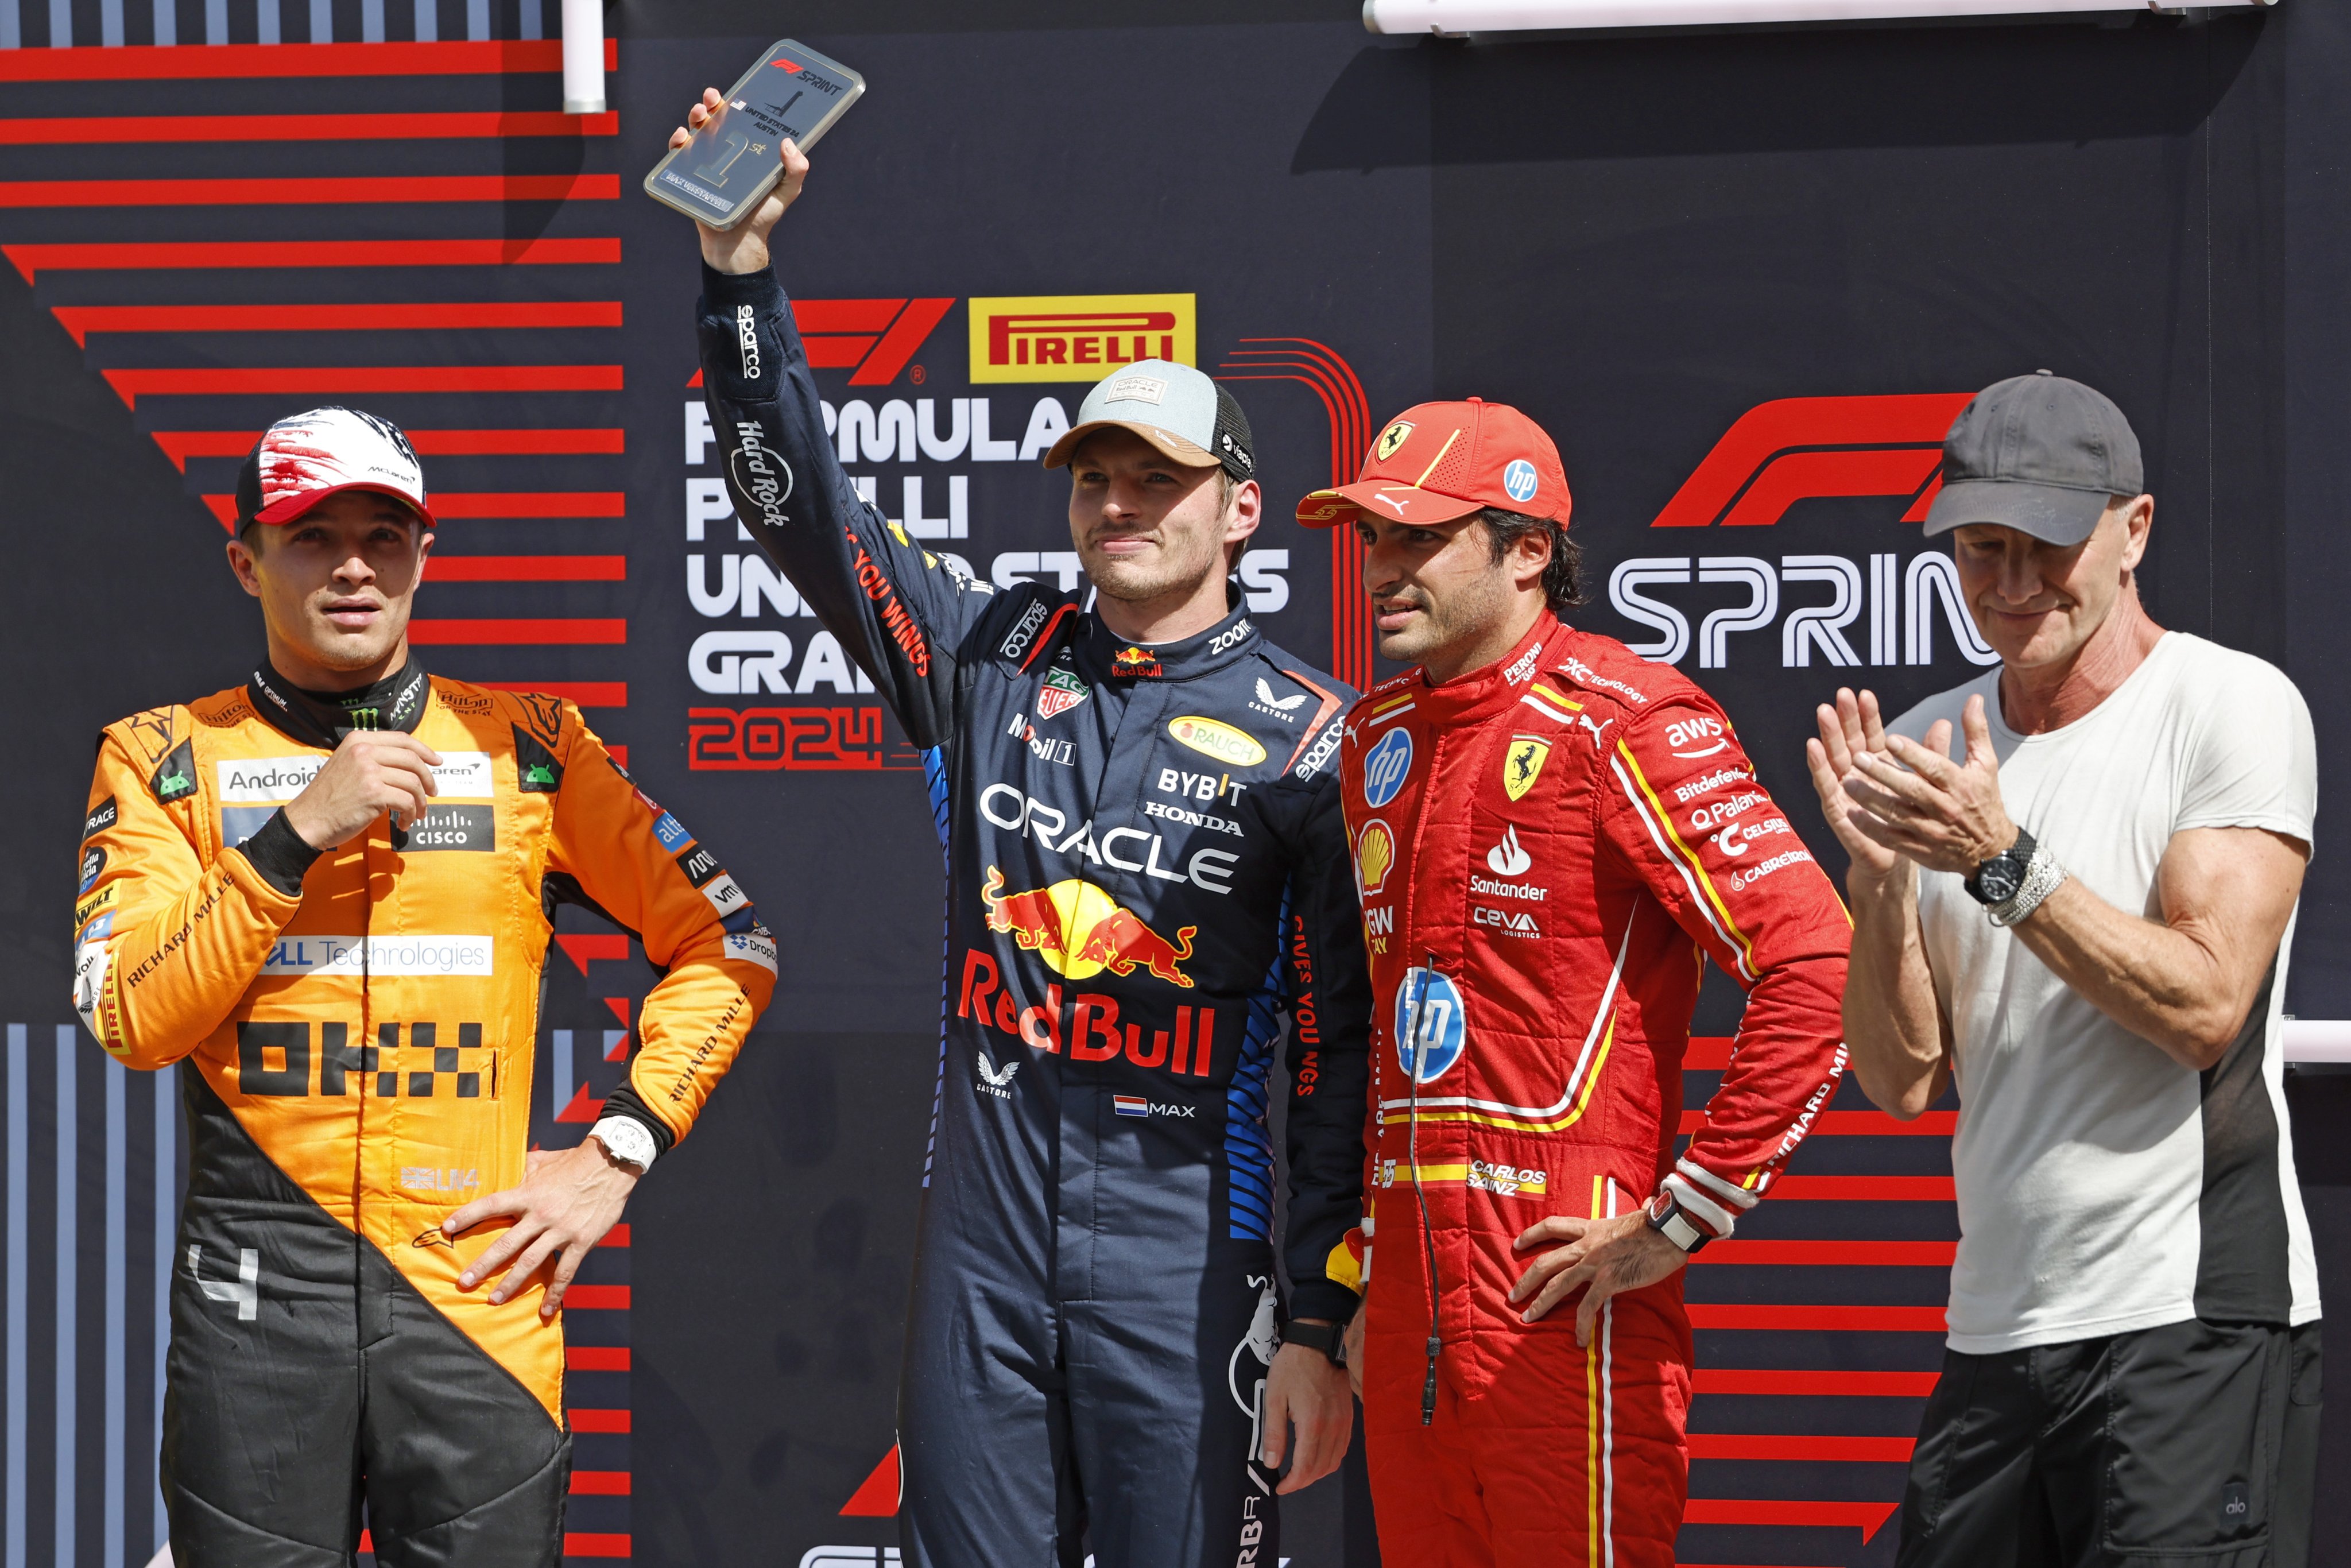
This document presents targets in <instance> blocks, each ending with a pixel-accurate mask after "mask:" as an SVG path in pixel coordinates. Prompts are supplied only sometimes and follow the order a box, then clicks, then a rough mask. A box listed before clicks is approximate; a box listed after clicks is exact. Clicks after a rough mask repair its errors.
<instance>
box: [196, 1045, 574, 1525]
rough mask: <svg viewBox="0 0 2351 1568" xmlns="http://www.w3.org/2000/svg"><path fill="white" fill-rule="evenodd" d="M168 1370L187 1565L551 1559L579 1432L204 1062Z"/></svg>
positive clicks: (199, 1089)
mask: <svg viewBox="0 0 2351 1568" xmlns="http://www.w3.org/2000/svg"><path fill="white" fill-rule="evenodd" d="M181 1076H182V1078H183V1081H184V1082H186V1083H187V1084H188V1086H189V1087H188V1093H187V1099H188V1111H189V1122H190V1128H191V1134H192V1147H191V1150H190V1182H189V1192H188V1202H187V1207H186V1210H185V1212H184V1213H183V1217H182V1219H181V1225H180V1243H179V1248H178V1253H177V1262H178V1264H179V1267H178V1268H177V1269H176V1270H173V1277H172V1348H171V1354H170V1356H169V1357H168V1359H167V1360H166V1362H165V1365H164V1395H163V1456H162V1460H163V1463H162V1483H163V1500H164V1505H165V1507H166V1508H167V1509H168V1511H170V1514H171V1519H172V1561H173V1562H174V1563H177V1564H178V1565H179V1568H346V1565H348V1564H350V1563H351V1562H352V1561H353V1560H354V1553H355V1552H356V1550H357V1547H358V1545H359V1538H360V1522H361V1513H360V1509H361V1504H362V1502H364V1504H365V1508H366V1515H365V1518H366V1524H367V1527H368V1529H369V1530H370V1531H371V1535H372V1537H373V1541H372V1544H373V1546H374V1548H375V1556H376V1561H377V1562H378V1563H382V1564H383V1565H384V1568H556V1565H557V1563H559V1560H560V1558H561V1555H562V1550H563V1504H564V1499H565V1496H566V1494H567V1493H568V1491H569V1489H570V1479H571V1438H570V1436H569V1433H568V1432H566V1431H565V1430H564V1429H563V1428H562V1427H559V1426H557V1425H556V1423H555V1422H554V1421H552V1420H551V1419H549V1416H548V1414H547V1411H546V1409H545V1407H544V1406H541V1405H540V1404H539V1402H538V1399H537V1398H536V1397H535V1396H532V1394H531V1393H530V1392H529V1390H528V1389H526V1388H525V1387H524V1386H523V1385H522V1384H521V1383H520V1382H518V1381H517V1379H516V1378H515V1376H514V1375H513V1374H511V1373H509V1372H507V1370H506V1369H505V1368H504V1367H502V1366H500V1365H499V1364H497V1363H496V1362H495V1361H493V1360H492V1359H491V1358H490V1357H489V1356H488V1355H487V1354H485V1353H484V1352H483V1351H482V1349H481V1348H480V1347H479V1346H478V1345H476V1344H475V1343H474V1342H473V1341H472V1340H470V1339H468V1338H467V1337H466V1336H465V1333H464V1332H463V1331H462V1330H460V1329H458V1328H457V1327H456V1325H455V1324H454V1323H452V1322H449V1320H448V1319H446V1318H444V1317H443V1316H442V1315H441V1314H440V1313H439V1312H436V1311H434V1308H433V1306H432V1304H431V1303H430V1302H428V1301H425V1299H424V1298H423V1296H422V1295H421V1294H419V1293H418V1292H417V1291H416V1290H415V1288H414V1287H413V1286H412V1285H410V1284H409V1283H408V1281H406V1280H405V1279H404V1278H403V1277H402V1275H401V1273H400V1270H397V1269H395V1268H394V1267H392V1262H391V1260H388V1259H387V1258H385V1257H384V1255H383V1254H382V1253H381V1252H380V1251H378V1250H377V1249H376V1248H375V1247H374V1246H373V1245H372V1244H371V1243H370V1242H368V1241H367V1240H365V1239H362V1238H360V1236H357V1235H355V1234H354V1233H353V1232H352V1231H351V1229H350V1227H348V1226H346V1225H343V1224H342V1223H340V1221H338V1220H336V1219H335V1218H333V1217H332V1216H330V1215H329V1214H328V1213H327V1212H326V1211H325V1210H324V1209H322V1208H320V1207H319V1206H318V1204H317V1203H315V1202H313V1201H312V1200H311V1198H310V1197H309V1195H308V1193H305V1192H304V1191H303V1190H302V1189H301V1188H300V1187H299V1186H296V1185H295V1183H294V1182H293V1181H292V1180H290V1179H289V1178H288V1177H287V1176H286V1175H285V1174H284V1173H283V1172H281V1171H279V1170H278V1169H277V1166H275V1165H274V1164H272V1163H271V1162H270V1161H269V1160H268V1158H267V1157H266V1155H263V1154H262V1153H261V1152H260V1150H259V1149H258V1148H256V1146H255V1145H254V1144H253V1142H252V1140H251V1139H250V1138H248V1137H246V1134H245V1132H244V1129H243V1128H242V1127H240V1126H239V1125H238V1124H237V1123H236V1121H235V1117H234V1115H233V1114H232V1113H230V1112H229V1111H228V1109H227V1108H226V1107H225V1106H224V1105H223V1104H222V1103H221V1102H220V1100H219V1099H218V1098H217V1097H216V1096H214V1093H213V1092H212V1091H211V1090H210V1089H209V1088H207V1087H206V1086H205V1084H204V1079H203V1078H202V1077H201V1076H200V1075H198V1074H197V1073H195V1072H193V1071H184V1072H183V1073H182V1074H181Z"/></svg>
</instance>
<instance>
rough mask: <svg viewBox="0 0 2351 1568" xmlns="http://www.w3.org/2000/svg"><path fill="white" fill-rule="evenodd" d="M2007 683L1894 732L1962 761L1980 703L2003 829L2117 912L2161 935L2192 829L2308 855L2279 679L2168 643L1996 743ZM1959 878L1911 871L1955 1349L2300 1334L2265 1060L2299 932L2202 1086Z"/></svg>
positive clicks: (2313, 789) (2313, 793) (2279, 1119)
mask: <svg viewBox="0 0 2351 1568" xmlns="http://www.w3.org/2000/svg"><path fill="white" fill-rule="evenodd" d="M1999 685H2000V672H1999V671H1998V670H1996V669H1995V670H1991V671H1990V672H1988V673H1986V674H1983V675H1982V676H1980V677H1979V678H1978V679H1976V680H1973V681H1970V683H1968V684H1967V685H1963V686H1959V687H1957V688H1955V689H1954V690H1951V691H1948V692H1945V693H1943V694H1942V695H1939V696H1935V697H1930V698H1928V700H1927V701H1925V702H1923V703H1920V704H1919V705H1918V706H1917V707H1914V708H1912V709H1911V710H1910V711H1909V712H1908V713H1906V714H1904V715H1903V716H1901V717H1900V718H1898V719H1896V721H1895V722H1894V723H1893V725H1892V726H1891V728H1892V729H1894V730H1896V731H1897V732H1899V733H1901V734H1903V735H1907V736H1908V737H1911V738H1912V739H1922V738H1923V737H1925V735H1926V732H1927V728H1928V726H1929V725H1931V724H1933V723H1934V721H1935V720H1937V719H1938V718H1947V719H1949V720H1950V721H1951V754H1952V756H1953V757H1954V758H1960V759H1964V758H1965V757H1966V755H1967V742H1966V737H1965V734H1964V732H1963V730H1962V728H1961V725H1960V717H1959V716H1960V712H1961V710H1962V708H1964V707H1965V706H1966V704H1967V699H1968V698H1969V697H1970V696H1973V695H1981V696H1982V697H1983V699H1984V706H1985V708H1986V712H1987V716H1988V717H1989V718H1990V719H1991V736H1992V746H1993V748H1994V749H1995V750H1996V751H1997V752H1998V753H1999V756H2000V786H2001V800H2003V801H2005V802H2006V804H2007V807H2008V813H2009V815H2010V816H2011V818H2012V819H2014V820H2015V821H2016V822H2017V824H2018V825H2019V826H2020V827H2022V828H2023V829H2024V830H2025V831H2028V832H2030V833H2031V834H2032V836H2033V839H2034V840H2035V841H2037V842H2038V843H2040V844H2041V845H2042V846H2043V848H2045V849H2046V850H2047V851H2048V852H2050V853H2051V854H2053V855H2054V856H2055V857H2056V858H2057V861H2058V863H2060V864H2061V865H2063V866H2064V868H2065V869H2066V871H2067V872H2068V873H2071V874H2072V875H2073V876H2074V878H2075V879H2077V880H2078V881H2080V882H2081V883H2082V884H2083V885H2084V886H2085V887H2086V888H2088V889H2089V890H2090V891H2091V892H2093V893H2095V894H2097V895H2098V896H2099V897H2100V898H2103V899H2105V901H2106V902H2107V903H2108V904H2113V905H2115V906H2116V908H2118V909H2123V910H2127V911H2130V912H2131V913H2134V914H2139V915H2146V916H2147V917H2148V918H2150V919H2158V920H2159V919H2161V918H2162V910H2161V907H2160V904H2159V901H2158V896H2157V894H2156V889H2155V880H2156V869H2157V866H2158V864H2159V863H2160V862H2161V861H2162V859H2163V852H2164V850H2165V848H2166V846H2167V845H2168V844H2169V843H2170V841H2171V836H2172V835H2173V834H2174V833H2177V832H2179V831H2182V830H2184V829H2189V828H2267V829H2270V830H2272V831H2275V832H2280V833H2284V834H2287V835H2289V836H2291V837H2293V838H2295V839H2299V840H2301V841H2303V842H2304V843H2309V842H2310V841H2311V823H2312V819H2313V817H2314V814H2315V811H2316V809H2317V796H2318V758H2317V744H2316V740H2315V737H2314V736H2313V734H2312V731H2311V725H2310V710H2309V708H2308V707H2306V706H2304V703H2303V700H2302V694H2301V693H2300V692H2298V691H2296V690H2295V689H2294V683H2293V682H2292V681H2289V680H2288V679H2286V677H2285V675H2284V674H2283V672H2282V671H2280V670H2278V669H2276V668H2275V667H2274V666H2273V665H2270V664H2264V663H2262V661H2261V660H2259V659H2256V658H2253V657H2252V656H2251V655H2250V654H2246V653H2235V652H2232V651H2231V650H2230V649H2227V648H2223V647H2220V646H2219V645H2218V644H2216V643H2208V642H2206V641H2204V640H2203V639H2202V638H2200V637H2191V636H2189V635H2188V634H2187V633H2185V632H2167V633H2166V634H2165V635H2164V636H2163V638H2162V639H2161V640H2160V641H2159V642H2158V643H2156V645H2155V648H2154V649H2153V651H2152V652H2150V653H2148V654H2147V661H2146V662H2145V663H2144V664H2141V665H2140V666H2139V667H2138V668H2137V670H2135V671H2133V672H2132V673H2131V675H2130V678H2129V679H2127V680H2126V681H2125V682H2124V683H2123V684H2122V685H2121V686H2120V687H2119V688H2117V689H2116V691H2115V693H2114V694H2113V695H2110V696H2108V697H2107V698H2106V700H2105V701H2104V702H2102V703H2100V704H2099V705H2098V706H2096V707H2095V708H2093V709H2092V710H2091V711H2090V712H2089V713H2088V714H2086V715H2085V716H2083V717H2081V718H2079V719H2076V720H2074V722H2073V723H2072V724H2069V725H2066V726H2065V727H2063V728H2061V729H2056V730H2052V731H2050V732H2048V733H2046V734H2043V735H2033V736H2020V735H2018V734H2016V733H2015V732H2014V731H2012V730H2011V729H2010V728H2009V727H2007V726H2006V725H2005V724H2004V723H2002V722H2001V706H2000V691H1999ZM1960 881H1961V879H1960V878H1959V877H1958V876H1956V875H1953V874H1951V873H1948V872H1928V871H1922V872H1920V873H1919V875H1918V914H1919V921H1920V925H1921V927H1922V929H1923V930H1924V932H1925V936H1926V944H1927V962H1928V967H1929V968H1930V969H1931V970H1932V971H1933V972H1934V977H1935V994H1936V997H1937V998H1938V1000H1939V1001H1940V1003H1941V1004H1942V1008H1943V1012H1944V1015H1945V1016H1946V1017H1947V1018H1948V1019H1949V1020H1950V1025H1951V1034H1952V1039H1953V1040H1954V1041H1955V1043H1956V1074H1957V1077H1958V1081H1959V1133H1958V1135H1957V1137H1956V1138H1955V1139H1954V1140H1953V1142H1952V1145H1951V1166H1952V1169H1953V1171H1954V1172H1955V1174H1956V1175H1957V1176H1958V1186H1959V1231H1960V1239H1959V1259H1958V1261H1957V1263H1956V1264H1955V1265H1954V1266H1953V1268H1952V1270H1951V1306H1950V1339H1949V1343H1950V1346H1951V1348H1952V1349H1954V1350H1958V1351H1963V1352H1967V1353H1970V1354H1996V1353H1998V1352H2001V1351H2009V1350H2017V1349H2021V1348H2022V1347H2024V1346H2027V1345H2037V1344H2057V1343H2065V1342H2067V1341H2072V1340H2083V1339H2095V1338H2098V1337H2100V1336H2103V1335H2106V1334H2115V1333H2129V1332H2131V1331H2133V1330H2136V1329H2146V1328H2154V1327H2157V1326H2158V1325H2160V1324H2164V1323H2171V1322H2184V1321H2186V1320H2188V1319H2190V1318H2196V1317H2202V1318H2204V1319H2207V1320H2208V1321H2213V1322H2296V1323H2301V1322H2310V1321H2311V1320H2313V1319H2314V1318H2316V1317H2317V1316H2318V1315H2319V1314H2318V1273H2317V1269H2316V1266H2315V1264H2314V1260H2313V1256H2312V1252H2311V1245H2310V1226H2309V1222H2308V1221H2307V1220H2306V1219H2305V1218H2304V1215H2303V1210H2302V1196H2301V1192H2300V1190H2299V1188H2298V1187H2297V1186H2296V1185H2295V1181H2294V1144H2293V1135H2292V1133H2291V1130H2290V1128H2289V1125H2288V1123H2287V1119H2286V1106H2285V1078H2284V1071H2285V1070H2284V1063H2283V1060H2282V1058H2281V1054H2280V1040H2281V1036H2282V1026H2281V1009H2282V1008H2283V1002H2284V997H2285V971H2286V955H2287V952H2288V950H2289V949H2290V948H2291V947H2292V946H2293V942H2294V927H2293V925H2291V924H2289V925H2287V927H2286V936H2285V940H2284V942H2283V944H2282V945H2281V946H2280V949H2279V952H2278V957H2277V967H2276V970H2275V972H2274V974H2273V976H2272V977H2271V979H2270V983H2269V984H2268V985H2267V986H2266V987H2265V988H2263V989H2262V992H2261V993H2260V994H2259V995H2258V996H2257V997H2256V998H2254V1001H2253V1006H2252V1012H2251V1013H2250V1015H2249V1016H2248V1019H2247V1026H2246V1038H2241V1039H2240V1040H2239V1041H2238V1043H2237V1044H2236V1045H2234V1046H2232V1047H2231V1050H2230V1052H2229V1054H2228V1055H2227V1056H2226V1057H2224V1058H2223V1059H2222V1061H2220V1063H2219V1064H2218V1065H2216V1066H2215V1067H2213V1068H2212V1069H2210V1070H2209V1071H2205V1072H2203V1073H2200V1074H2199V1073H2198V1072H2195V1071H2191V1070H2190V1069H2189V1068H2187V1067H2184V1066H2181V1065H2180V1064H2179V1062H2177V1061H2173V1060H2172V1059H2171V1058H2170V1057H2168V1056H2166V1055H2165V1054H2164V1053H2163V1052H2162V1051H2160V1050H2158V1048H2157V1047H2156V1046H2154V1045H2153V1044H2151V1043H2149V1042H2148V1041H2147V1040H2143V1039H2141V1038H2140V1037H2139V1036H2137V1035H2135V1034H2133V1033H2131V1032H2130V1031H2129V1030H2126V1029H2125V1028H2124V1027H2123V1026H2122V1025H2121V1024H2118V1023H2116V1022H2115V1021H2114V1020H2113V1019H2110V1018H2108V1017H2107V1016H2106V1015H2105V1013H2102V1012H2100V1011H2099V1010H2098V1009H2096V1008H2095V1007H2093V1006H2092V1005H2091V1004H2090V1003H2089V1002H2088V1001H2087V1000H2085V998H2082V997H2079V996H2077V995H2075V994H2074V992H2073V991H2072V990H2071V989H2069V988H2067V987H2066V986H2065V985H2064V982H2062V981H2061V980H2059V979H2058V978H2057V977H2056V976H2055V975H2053V974H2052V973H2051V972H2050V971H2049V969H2048V968H2047V967H2046V966H2044V965H2043V963H2042V962H2041V960H2040V959H2039V958H2037V957H2035V956H2033V955H2032V951H2031V950H2030V949H2028V948H2027V947H2026V946H2024V944H2023V943H2022V942H2020V941H2018V940H2017V939H2016V938H2015V937H2014V936H2012V935H2011V933H2009V932H2007V931H2003V930H2001V929H1999V928H1998V927H1996V926H1994V925H1992V924H1991V921H1990V920H1988V919H1987V918H1985V915H1984V906H1983V905H1982V904H1978V903H1977V902H1976V901H1975V900H1974V899H1973V898H1971V897H1970V896H1969V895H1968V892H1967V890H1966V889H1965V888H1964V887H1962V886H1961V885H1960Z"/></svg>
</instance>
